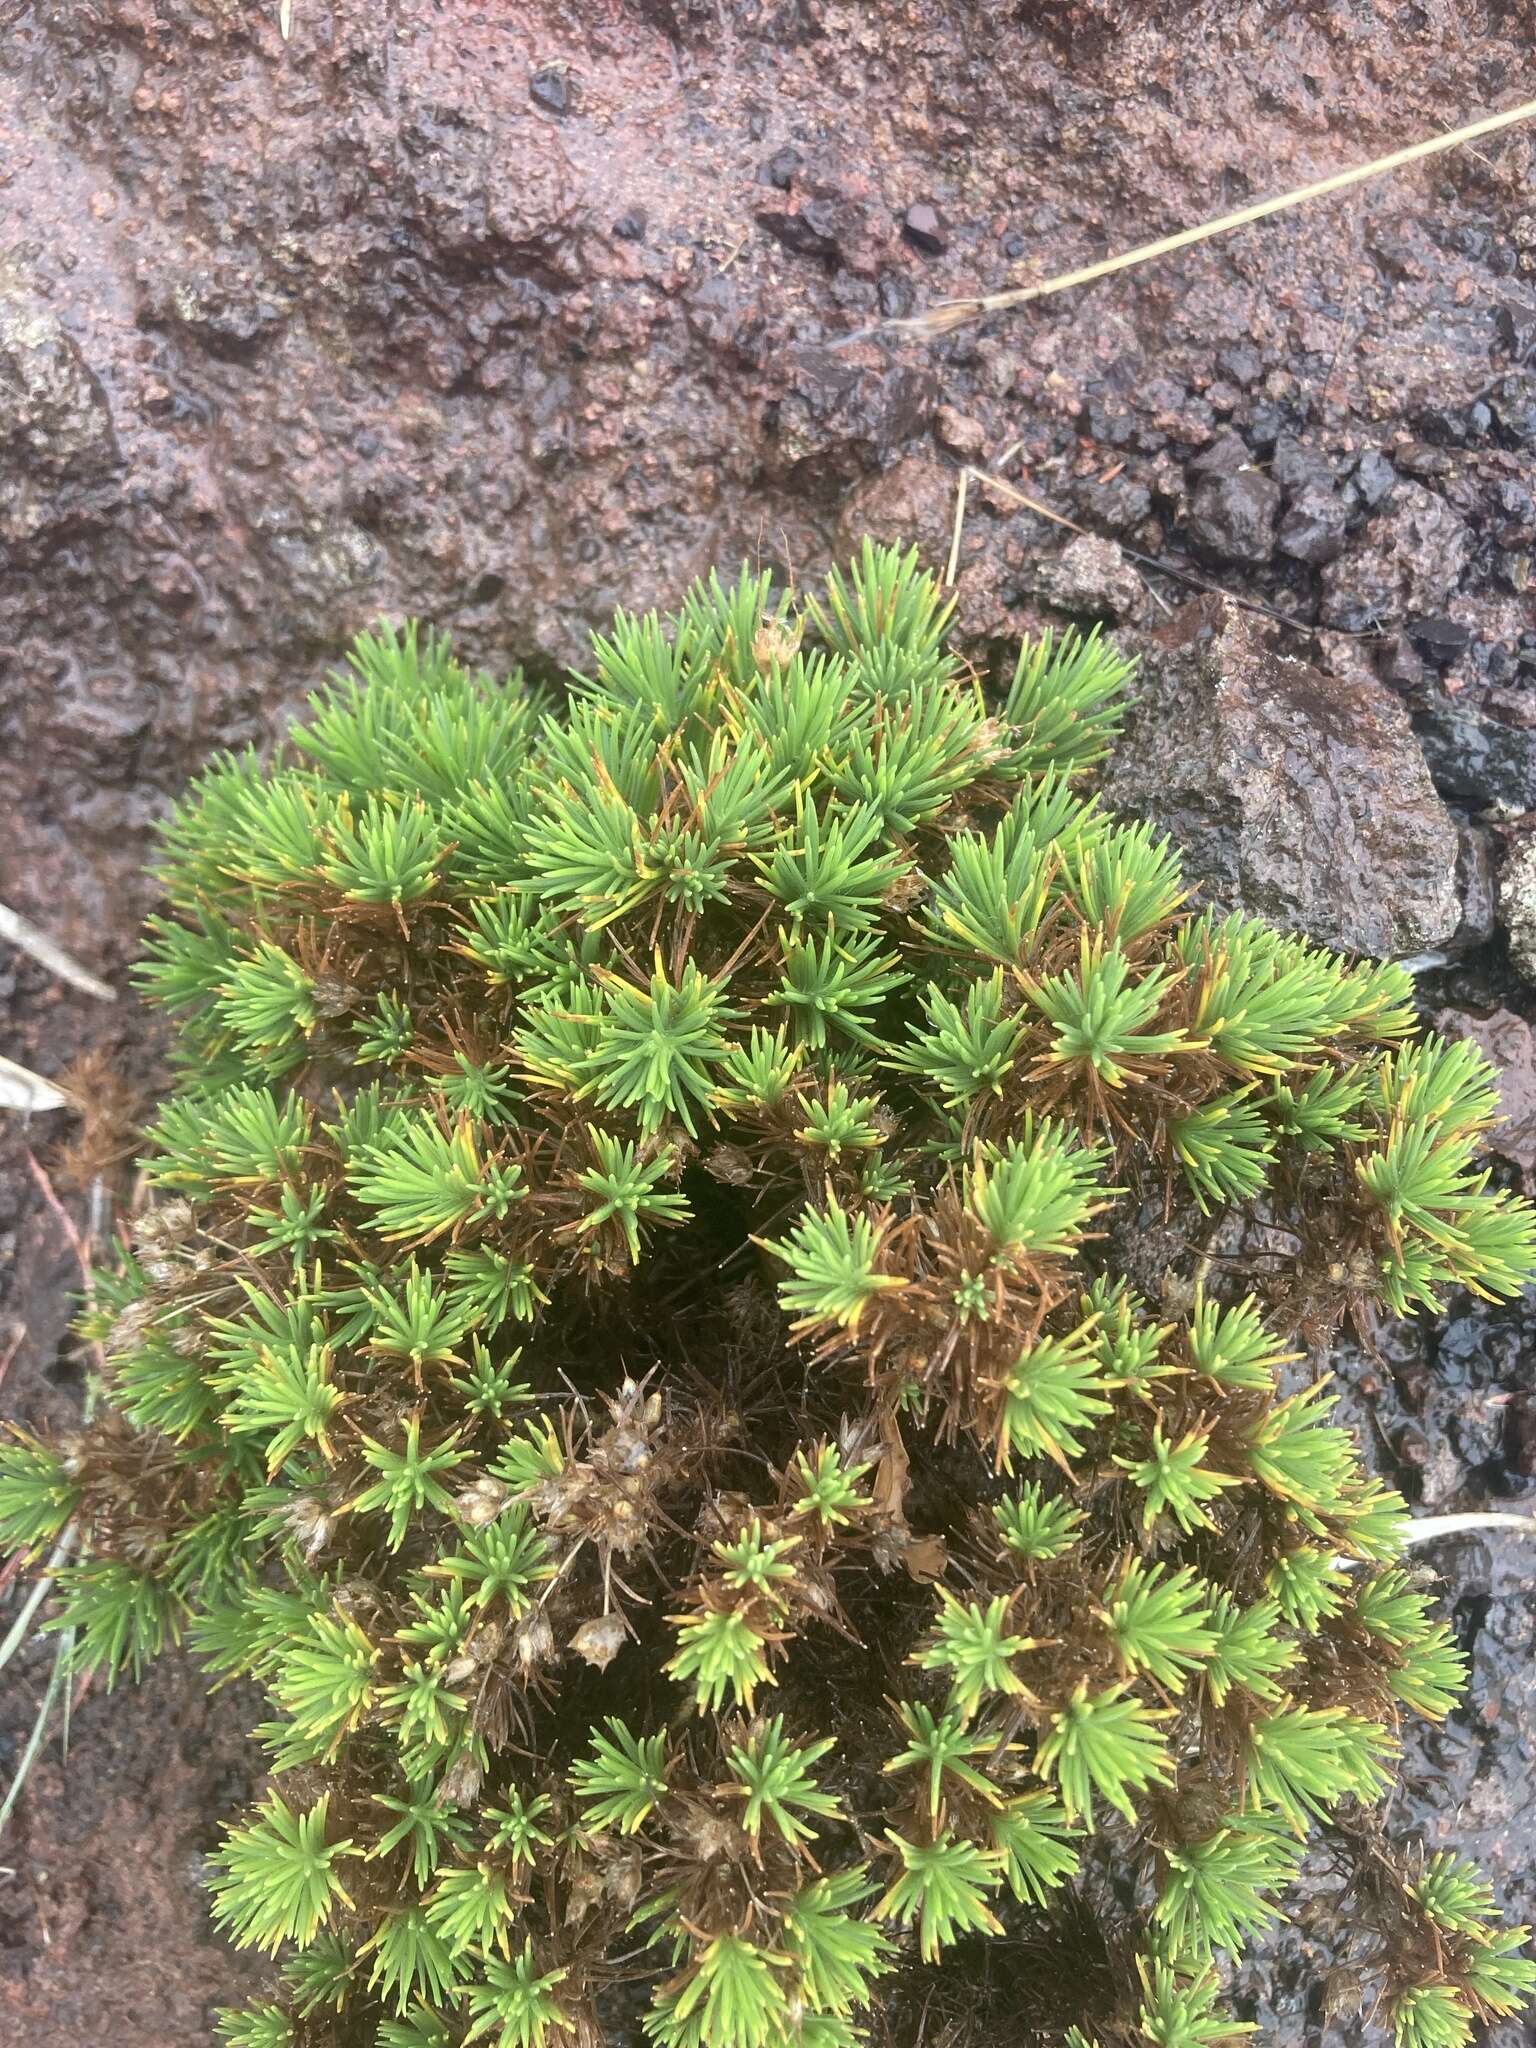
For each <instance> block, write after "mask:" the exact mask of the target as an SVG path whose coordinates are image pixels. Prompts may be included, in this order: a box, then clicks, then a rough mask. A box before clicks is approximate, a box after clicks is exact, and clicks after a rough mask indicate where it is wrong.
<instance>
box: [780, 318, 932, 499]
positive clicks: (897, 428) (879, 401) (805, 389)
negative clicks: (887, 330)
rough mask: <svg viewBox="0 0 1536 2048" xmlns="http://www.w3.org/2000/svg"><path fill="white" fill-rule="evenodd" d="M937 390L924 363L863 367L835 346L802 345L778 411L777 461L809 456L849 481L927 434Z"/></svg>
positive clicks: (784, 464)
mask: <svg viewBox="0 0 1536 2048" xmlns="http://www.w3.org/2000/svg"><path fill="white" fill-rule="evenodd" d="M938 396H939V387H938V380H937V379H936V377H935V376H934V374H933V372H932V371H931V370H930V369H928V368H927V367H926V365H925V364H921V363H916V364H908V363H892V362H885V361H882V363H881V364H880V365H878V366H875V365H868V366H861V365H859V364H857V363H853V362H850V361H849V359H848V357H847V356H846V355H844V354H842V353H840V352H838V351H836V350H834V349H827V348H802V349H799V350H797V351H795V353H794V355H793V356H792V358H791V382H790V386H789V389H788V390H787V391H786V392H785V394H784V396H783V398H782V399H781V400H780V401H779V403H778V407H777V412H776V416H775V432H774V444H775V455H776V463H777V466H779V467H780V468H781V469H783V470H786V471H787V470H792V469H796V468H798V467H799V465H800V464H802V463H806V462H809V461H811V460H813V459H814V460H816V461H818V462H819V463H821V464H823V465H824V466H825V467H824V471H823V474H824V475H827V476H832V477H836V476H841V477H842V478H843V479H844V480H845V481H846V480H847V479H848V478H851V477H853V476H856V475H858V474H860V473H861V472H863V471H865V470H868V469H870V468H873V467H874V466H875V465H876V464H877V463H878V462H879V461H880V459H881V458H882V457H883V456H886V455H889V454H893V453H894V452H895V451H896V450H897V449H899V448H901V447H902V446H903V445H904V444H905V443H906V442H908V441H912V440H915V439H916V437H917V436H918V435H919V434H922V433H925V432H926V431H927V429H928V426H929V423H930V421H931V420H932V418H933V412H934V407H935V406H936V405H937V403H938Z"/></svg>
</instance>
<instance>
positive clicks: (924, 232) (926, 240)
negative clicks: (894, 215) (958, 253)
mask: <svg viewBox="0 0 1536 2048" xmlns="http://www.w3.org/2000/svg"><path fill="white" fill-rule="evenodd" d="M901 232H902V236H903V238H904V239H905V240H906V241H908V242H910V243H911V245H912V247H913V248H914V249H916V250H917V251H918V253H919V254H920V255H923V256H942V255H943V254H944V251H945V250H946V249H947V248H948V247H949V237H948V235H947V234H946V233H945V231H944V223H943V221H942V220H941V219H940V218H939V214H938V210H937V209H936V208H935V207H932V206H930V205H929V204H928V202H927V200H925V199H924V200H919V202H918V203H917V205H916V206H909V207H908V208H907V210H906V213H905V214H904V215H903V216H902V222H901Z"/></svg>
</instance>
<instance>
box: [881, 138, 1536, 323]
mask: <svg viewBox="0 0 1536 2048" xmlns="http://www.w3.org/2000/svg"><path fill="white" fill-rule="evenodd" d="M1533 115H1536V100H1527V101H1526V102H1525V103H1524V105H1523V106H1518V107H1508V108H1506V109H1505V111H1504V112H1503V113H1502V114H1489V115H1487V116H1486V117H1485V118H1484V119H1483V120H1481V121H1473V122H1472V123H1470V125H1469V126H1467V127H1465V128H1455V129H1452V131H1451V132H1450V134H1449V135H1432V136H1431V137H1430V138H1429V140H1428V141H1427V142H1415V143H1413V144H1411V145H1410V146H1409V147H1408V148H1407V149H1395V150H1393V152H1392V154H1391V155H1390V156H1379V157H1377V158H1376V159H1375V161H1374V162H1373V163H1368V164H1357V165H1356V166H1355V168H1354V169H1353V170H1349V171H1335V172H1334V174H1333V176H1332V177H1331V178H1319V179H1317V180H1316V181H1315V183H1313V184H1311V185H1301V186H1298V187H1297V189H1296V190H1295V191H1294V192H1282V193H1281V194H1280V196H1279V198H1278V199H1261V200H1259V201H1258V202H1257V204H1255V205H1253V206H1243V207H1239V208H1238V210H1237V212H1236V213H1224V214H1223V215H1222V216H1221V218H1220V219H1219V220H1208V221H1206V222H1204V223H1203V224H1202V225H1201V226H1200V227H1197V228H1183V229H1181V230H1180V232H1179V233H1178V234H1176V235H1164V236H1163V237H1162V238H1161V239H1160V240H1159V241H1156V242H1147V243H1144V244H1143V245H1142V247H1141V248H1139V249H1128V250H1127V251H1126V252H1125V254H1124V255H1121V256H1106V257H1105V258H1104V259H1103V260H1102V261H1101V262H1099V263H1088V264H1085V265H1084V266H1083V268H1082V269H1081V270H1068V271H1065V272H1063V274H1062V275H1061V276H1060V277H1048V278H1046V280H1045V281H1044V283H1043V284H1026V285H1021V286H1020V287H1018V289H1017V290H1014V291H1006V292H988V293H987V294H986V295H985V296H984V297H981V298H974V299H941V300H940V302H939V303H938V304H937V305H936V306H930V307H929V309H928V311H927V312H926V313H917V314H914V315H913V316H912V318H910V319H907V320H883V321H880V322H879V323H877V325H876V326H875V327H873V328H864V329H861V330H860V332H861V333H862V334H869V333H886V334H916V335H935V334H948V333H950V332H951V331H952V330H953V329H954V328H956V327H963V326H965V325H966V324H967V323H968V322H969V321H972V320H980V319H981V318H982V317H983V315H985V314H987V313H1006V312H1007V311H1009V309H1010V308H1012V307H1014V306H1025V305H1028V304H1029V302H1030V301H1031V300H1032V299H1045V298H1049V297H1050V296H1051V295H1052V294H1053V293H1055V292H1064V291H1068V290H1070V289H1071V288H1072V287H1073V286H1074V285H1079V284H1092V283H1093V282H1094V280H1095V279H1096V278H1100V277H1112V276H1113V275H1114V274H1115V273H1116V271H1120V270H1130V269H1132V268H1133V267H1134V266H1135V265H1136V264H1138V263H1150V262H1151V261H1152V259H1153V258H1154V257H1155V256H1171V255H1172V254H1173V253H1174V251H1175V250H1176V249H1188V248H1192V247H1193V246H1194V244H1195V243H1196V242H1206V241H1209V240H1210V238H1211V237H1212V236H1213V235H1225V234H1229V233H1230V232H1231V230H1232V229H1233V228H1241V227H1247V225H1248V224H1249V222H1250V221H1256V220H1267V219H1268V218H1269V216H1270V215H1271V214H1275V213H1283V212H1284V211H1285V209H1286V208H1287V207H1290V206H1300V205H1301V203H1302V201H1303V200H1306V199H1322V198H1324V197H1326V195H1327V194H1328V193H1330V192H1343V191H1345V190H1346V189H1347V188H1348V187H1349V186H1351V185H1359V184H1363V183H1364V181H1365V180H1366V179H1367V178H1379V177H1381V176H1383V175H1384V173H1386V172H1387V171H1399V170H1401V169H1402V168H1403V167H1404V165H1406V164H1414V163H1421V162H1422V161H1423V160H1424V159H1425V158H1426V157H1431V156H1439V155H1440V154H1441V153H1442V152H1443V151H1445V150H1447V149H1457V148H1459V147H1460V146H1461V144H1462V143H1464V142H1475V141H1476V140H1477V139H1478V137H1479V136H1481V135H1496V134H1497V133H1498V132H1499V130H1500V129H1501V128H1513V127H1514V126H1515V125H1516V123H1517V122H1520V121H1529V120H1530V119H1531V118H1532V116H1533ZM846 339H847V340H848V341H853V340H856V339H858V336H855V335H849V336H847V337H846Z"/></svg>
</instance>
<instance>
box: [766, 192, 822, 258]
mask: <svg viewBox="0 0 1536 2048" xmlns="http://www.w3.org/2000/svg"><path fill="white" fill-rule="evenodd" d="M756 218H757V224H758V226H759V227H760V228H765V229H766V230H767V231H768V233H769V234H770V235H772V237H773V239H774V240H775V241H776V242H780V243H782V244H783V246H784V247H785V248H786V249H788V250H790V251H791V252H792V253H793V254H794V255H796V256H816V257H819V258H820V259H821V261H822V262H823V263H836V261H837V260H838V244H837V219H836V215H835V213H834V211H833V209H832V208H831V207H830V206H829V205H828V204H827V203H826V202H825V201H824V200H819V199H807V200H806V201H805V202H804V203H803V204H802V205H800V206H797V207H778V206H760V207H759V208H758V209H757V216H756Z"/></svg>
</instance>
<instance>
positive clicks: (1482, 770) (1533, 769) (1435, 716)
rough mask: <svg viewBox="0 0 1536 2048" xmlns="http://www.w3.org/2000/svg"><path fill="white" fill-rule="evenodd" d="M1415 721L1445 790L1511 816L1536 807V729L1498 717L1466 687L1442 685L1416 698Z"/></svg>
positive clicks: (1432, 771) (1432, 768)
mask: <svg viewBox="0 0 1536 2048" xmlns="http://www.w3.org/2000/svg"><path fill="white" fill-rule="evenodd" d="M1413 724H1414V730H1415V732H1417V734H1418V736H1419V744H1420V745H1421V746H1422V747H1423V749H1424V758H1425V760H1426V761H1428V763H1429V772H1430V774H1431V775H1433V776H1434V778H1435V783H1436V786H1437V787H1438V788H1439V789H1441V790H1442V791H1443V792H1444V793H1445V795H1447V796H1449V797H1454V798H1456V799H1457V800H1458V801H1459V802H1461V803H1466V804H1475V805H1478V806H1479V807H1482V808H1493V809H1495V810H1499V811H1503V812H1504V813H1505V814H1507V815H1517V814H1518V813H1520V812H1522V811H1528V810H1536V731H1533V730H1532V729H1531V728H1530V727H1528V726H1518V725H1511V724H1508V723H1506V722H1505V720H1503V719H1500V718H1496V717H1494V716H1493V714H1492V711H1491V710H1490V709H1489V707H1488V705H1487V703H1486V702H1484V701H1482V700H1479V699H1476V698H1473V697H1472V696H1470V695H1469V694H1467V693H1466V692H1461V693H1459V694H1457V695H1455V696H1453V695H1452V694H1451V693H1450V692H1449V691H1446V690H1442V689H1438V688H1436V689H1429V690H1425V691H1424V692H1422V693H1421V694H1420V695H1419V696H1418V697H1417V698H1416V699H1415V702H1414V706H1413Z"/></svg>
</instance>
